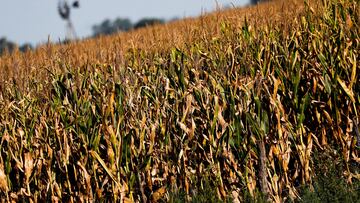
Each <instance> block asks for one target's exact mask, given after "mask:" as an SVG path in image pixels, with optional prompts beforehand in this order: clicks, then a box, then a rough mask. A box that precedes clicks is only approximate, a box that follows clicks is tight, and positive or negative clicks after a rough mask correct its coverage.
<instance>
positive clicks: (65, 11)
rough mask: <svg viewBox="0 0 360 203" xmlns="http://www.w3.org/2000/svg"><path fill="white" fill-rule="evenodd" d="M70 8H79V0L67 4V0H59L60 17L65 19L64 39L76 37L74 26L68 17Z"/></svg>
mask: <svg viewBox="0 0 360 203" xmlns="http://www.w3.org/2000/svg"><path fill="white" fill-rule="evenodd" d="M71 8H79V1H74V2H73V3H72V5H69V3H68V2H67V0H59V4H58V12H59V15H60V17H61V19H63V20H65V21H66V27H65V31H66V36H65V37H66V40H74V39H76V38H77V35H76V32H75V28H74V26H73V23H72V21H71V18H70V14H71V12H70V11H71Z"/></svg>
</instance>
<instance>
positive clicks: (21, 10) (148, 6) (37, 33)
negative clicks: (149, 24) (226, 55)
mask: <svg viewBox="0 0 360 203" xmlns="http://www.w3.org/2000/svg"><path fill="white" fill-rule="evenodd" d="M68 1H69V2H72V1H73V0H68ZM248 1H249V0H217V1H216V0H148V1H146V0H131V1H127V0H80V8H79V9H77V10H72V13H71V18H72V21H73V24H74V27H75V29H76V32H77V35H78V36H79V37H86V36H89V35H90V34H91V32H92V30H91V28H92V26H93V25H94V24H99V23H101V22H102V21H103V20H104V19H115V18H117V17H124V18H130V19H131V20H132V21H133V22H136V21H137V20H139V19H141V18H143V17H159V18H164V19H171V18H173V17H179V18H182V17H188V16H197V15H200V14H201V13H202V12H204V11H206V12H209V11H212V10H214V9H216V5H217V4H218V5H219V6H220V7H224V6H229V5H235V6H243V5H246V4H247V3H248ZM0 2H1V4H0V37H6V38H7V39H8V40H11V41H14V42H16V43H19V44H23V43H26V42H28V43H32V44H34V45H35V44H39V43H42V42H46V41H47V39H48V36H50V39H51V40H52V41H58V40H59V39H63V38H64V36H65V22H64V21H62V20H61V19H60V17H59V15H58V13H57V4H58V0H0Z"/></svg>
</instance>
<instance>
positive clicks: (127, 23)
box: [92, 18, 165, 36]
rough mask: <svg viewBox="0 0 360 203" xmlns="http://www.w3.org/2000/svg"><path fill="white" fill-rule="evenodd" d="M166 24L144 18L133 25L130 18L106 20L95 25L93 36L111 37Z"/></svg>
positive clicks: (159, 20)
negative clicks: (111, 35)
mask: <svg viewBox="0 0 360 203" xmlns="http://www.w3.org/2000/svg"><path fill="white" fill-rule="evenodd" d="M164 22H165V20H164V19H161V18H143V19H141V20H139V21H137V22H136V23H132V22H131V20H130V19H128V18H116V19H115V20H113V21H111V20H109V19H106V20H104V21H103V22H102V23H100V24H98V25H94V26H93V27H92V30H93V36H99V35H110V34H113V33H117V32H126V31H129V30H133V29H139V28H142V27H146V26H150V25H155V24H162V23H164Z"/></svg>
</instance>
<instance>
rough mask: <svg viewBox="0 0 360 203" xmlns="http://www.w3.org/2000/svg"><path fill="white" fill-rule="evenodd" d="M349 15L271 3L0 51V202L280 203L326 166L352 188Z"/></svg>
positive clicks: (347, 10) (333, 2)
mask: <svg viewBox="0 0 360 203" xmlns="http://www.w3.org/2000/svg"><path fill="white" fill-rule="evenodd" d="M359 14H360V5H359V3H358V2H357V1H356V0H349V1H340V0H324V1H321V2H318V1H305V2H304V1H302V0H290V1H285V0H274V1H272V2H267V3H263V4H260V5H257V6H254V7H248V8H234V9H229V10H224V11H217V12H214V13H210V14H206V15H204V16H201V17H199V18H193V19H185V20H180V21H177V22H173V23H169V24H165V25H158V26H154V27H148V28H144V29H139V30H136V31H132V32H128V33H120V34H118V35H113V36H104V37H98V38H96V39H88V40H83V41H78V42H73V43H70V44H67V45H54V44H47V45H44V46H42V47H40V48H38V49H37V50H35V51H33V52H27V53H20V52H15V53H13V54H11V55H4V56H2V57H1V58H0V138H1V145H0V190H1V193H0V196H1V197H2V199H7V201H16V202H17V201H21V200H24V201H35V202H36V201H45V200H46V201H71V202H83V201H85V202H87V201H115V202H117V201H121V202H123V201H124V202H158V201H164V202H169V201H170V202H177V201H180V202H181V201H194V202H196V201H205V200H201V199H197V198H202V197H201V195H203V196H204V197H203V198H205V199H206V198H209V197H211V200H212V201H215V200H219V201H230V200H229V199H231V201H235V202H236V201H246V200H248V199H247V198H249V197H250V198H257V197H258V196H264V198H265V199H266V200H269V201H275V202H282V201H287V200H289V201H292V200H299V198H300V196H301V194H300V193H301V188H302V187H306V186H310V188H312V185H316V184H315V182H314V180H315V178H316V177H318V175H321V174H327V173H328V171H329V170H327V166H328V165H326V167H325V168H324V167H322V166H323V165H322V164H321V162H325V160H330V161H329V162H330V163H331V164H330V165H334V167H335V168H336V169H337V172H338V173H339V178H341V179H343V180H344V181H345V180H346V181H347V182H348V183H356V184H357V183H358V182H359V181H360V174H359V172H360V167H359V166H360V158H359V149H360V135H359V125H360V124H359V119H360V118H359V115H358V114H359V112H360V105H359V103H360V96H359V95H360V94H359V92H360V83H359V80H360V79H359V75H360V68H359V66H358V64H359V57H358V55H359V50H360V49H359V48H360V41H359V32H360V23H359V22H360V16H359ZM339 166H342V167H339ZM320 169H321V170H320ZM358 185H359V184H358ZM314 187H315V186H314ZM209 188H210V190H209ZM315 188H316V187H315ZM350 188H351V187H350ZM355 192H356V189H355ZM351 197H352V196H351V195H347V198H351ZM358 197H360V195H358ZM206 201H209V199H206ZM350 201H351V199H350Z"/></svg>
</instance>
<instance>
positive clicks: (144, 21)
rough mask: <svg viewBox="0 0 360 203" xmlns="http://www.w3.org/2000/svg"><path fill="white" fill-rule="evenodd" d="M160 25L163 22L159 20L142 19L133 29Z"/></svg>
mask: <svg viewBox="0 0 360 203" xmlns="http://www.w3.org/2000/svg"><path fill="white" fill-rule="evenodd" d="M162 23H164V20H163V19H160V18H143V19H141V20H139V21H138V22H137V23H136V24H135V25H134V29H138V28H141V27H146V26H151V25H155V24H162Z"/></svg>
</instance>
